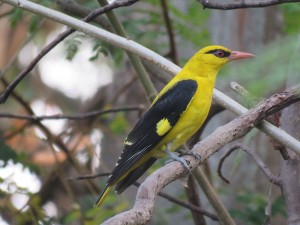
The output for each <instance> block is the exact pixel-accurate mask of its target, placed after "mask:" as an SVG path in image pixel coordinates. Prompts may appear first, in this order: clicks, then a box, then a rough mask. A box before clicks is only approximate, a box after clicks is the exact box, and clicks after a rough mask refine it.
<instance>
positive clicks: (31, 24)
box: [29, 14, 42, 33]
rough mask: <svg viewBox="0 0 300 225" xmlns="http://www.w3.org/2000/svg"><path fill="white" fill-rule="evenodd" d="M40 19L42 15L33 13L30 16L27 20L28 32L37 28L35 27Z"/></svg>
mask: <svg viewBox="0 0 300 225" xmlns="http://www.w3.org/2000/svg"><path fill="white" fill-rule="evenodd" d="M41 20H42V17H41V16H39V15H37V14H34V15H33V16H32V17H31V18H30V22H29V32H30V33H33V32H35V31H36V30H37V28H38V27H39V24H40V22H41Z"/></svg>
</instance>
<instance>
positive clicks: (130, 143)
mask: <svg viewBox="0 0 300 225" xmlns="http://www.w3.org/2000/svg"><path fill="white" fill-rule="evenodd" d="M197 87H198V85H197V82H196V81H194V80H182V81H179V82H177V83H176V84H174V86H173V87H171V88H170V89H169V90H168V91H166V92H165V93H164V94H163V95H162V96H160V98H159V99H158V100H157V101H156V102H155V103H154V104H153V105H152V106H151V108H150V109H149V110H148V111H147V112H146V113H145V114H144V115H143V116H142V117H141V119H140V120H139V121H138V122H137V124H136V125H135V127H134V128H133V130H132V131H131V132H130V133H129V135H128V137H127V139H126V140H125V147H124V150H123V152H122V154H121V156H120V158H119V160H118V162H117V163H116V167H115V168H114V170H113V171H112V172H111V175H110V177H109V179H108V181H107V185H112V184H114V183H115V182H116V181H117V180H118V179H119V178H120V177H121V176H122V175H123V174H124V173H126V172H127V171H128V170H129V169H130V168H131V167H132V166H133V165H134V164H135V163H136V162H138V161H139V160H140V159H141V158H142V157H143V156H144V155H145V154H146V153H148V152H149V151H151V150H152V149H153V148H155V147H156V146H157V144H159V142H160V141H161V140H162V139H163V138H164V137H165V136H166V135H167V134H168V133H169V132H170V130H171V129H170V130H168V131H167V132H166V133H164V134H161V135H159V134H158V133H157V124H158V123H159V122H160V121H162V120H167V121H168V122H169V124H170V126H171V127H174V125H175V124H176V123H177V121H178V120H179V118H180V115H181V114H182V113H183V112H184V111H185V110H186V108H187V106H188V105H189V103H190V101H191V99H192V98H193V96H194V93H195V92H196V90H197ZM137 179H138V178H137Z"/></svg>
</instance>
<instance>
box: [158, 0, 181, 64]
mask: <svg viewBox="0 0 300 225" xmlns="http://www.w3.org/2000/svg"><path fill="white" fill-rule="evenodd" d="M160 3H161V7H162V11H163V16H164V20H165V24H166V28H167V33H168V37H169V45H170V52H169V54H168V55H167V56H169V57H170V58H171V59H172V61H173V63H175V64H176V65H178V57H177V50H176V43H175V38H174V37H175V36H174V32H173V29H172V22H171V20H170V16H169V13H168V3H167V0H160Z"/></svg>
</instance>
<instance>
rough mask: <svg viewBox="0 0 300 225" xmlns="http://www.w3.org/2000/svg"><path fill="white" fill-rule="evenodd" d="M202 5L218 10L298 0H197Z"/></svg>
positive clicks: (257, 6)
mask: <svg viewBox="0 0 300 225" xmlns="http://www.w3.org/2000/svg"><path fill="white" fill-rule="evenodd" d="M198 2H200V3H201V4H202V6H203V8H204V9H205V8H209V9H220V10H229V9H244V8H262V7H268V6H273V5H279V4H283V3H292V2H299V0H260V1H249V0H248V1H247V0H246V1H244V0H240V1H238V2H234V1H232V2H231V3H228V1H219V2H214V1H210V0H198Z"/></svg>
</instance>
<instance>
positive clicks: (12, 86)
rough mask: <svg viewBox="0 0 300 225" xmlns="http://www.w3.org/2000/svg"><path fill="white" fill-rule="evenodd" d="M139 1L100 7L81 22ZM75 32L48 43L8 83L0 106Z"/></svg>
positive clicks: (68, 30)
mask: <svg viewBox="0 0 300 225" xmlns="http://www.w3.org/2000/svg"><path fill="white" fill-rule="evenodd" d="M137 1H139V0H118V1H114V2H113V3H111V4H109V5H107V6H104V7H101V8H99V9H95V10H93V11H92V12H91V13H90V14H89V15H87V16H86V17H85V18H84V19H83V21H85V22H90V21H92V20H93V19H94V18H96V17H97V16H99V15H100V14H103V13H106V12H108V11H110V10H112V9H116V8H120V7H124V6H130V5H132V4H134V3H135V2H137ZM75 31H76V30H75V29H73V28H71V29H67V30H66V31H64V32H62V33H61V34H59V35H58V36H57V37H56V38H55V39H54V40H53V41H52V42H50V43H49V44H48V45H46V46H45V47H44V48H43V49H42V50H41V51H40V53H39V54H38V55H37V56H36V57H35V58H34V59H33V60H32V61H31V62H30V64H29V65H28V66H27V67H26V68H25V69H24V70H23V71H22V72H21V73H20V74H19V75H18V76H17V77H16V78H15V80H14V81H13V82H12V83H10V84H9V85H8V86H7V88H6V89H5V91H4V92H2V94H1V95H0V104H3V103H5V101H6V100H7V98H8V96H9V95H10V94H11V92H12V91H13V90H14V89H15V88H16V86H17V85H18V84H19V83H20V82H21V81H22V80H23V79H24V78H25V77H26V76H27V74H29V72H31V71H32V70H33V68H34V67H35V66H36V64H37V63H38V62H39V61H40V60H41V59H42V58H43V57H44V56H45V55H46V54H47V53H48V52H50V51H51V50H52V49H53V48H54V47H55V46H56V45H58V44H59V43H60V42H62V41H63V40H64V39H65V38H66V37H68V36H69V35H70V34H72V33H73V32H75Z"/></svg>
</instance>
